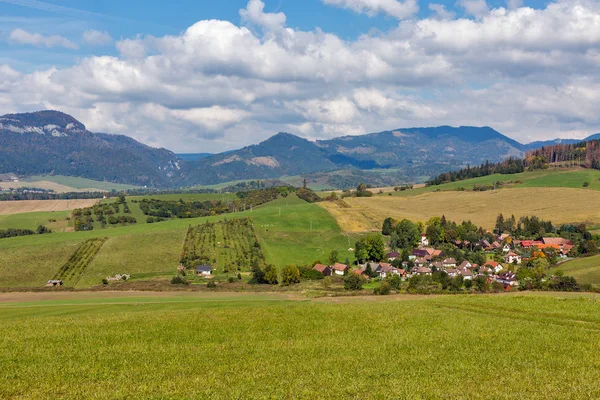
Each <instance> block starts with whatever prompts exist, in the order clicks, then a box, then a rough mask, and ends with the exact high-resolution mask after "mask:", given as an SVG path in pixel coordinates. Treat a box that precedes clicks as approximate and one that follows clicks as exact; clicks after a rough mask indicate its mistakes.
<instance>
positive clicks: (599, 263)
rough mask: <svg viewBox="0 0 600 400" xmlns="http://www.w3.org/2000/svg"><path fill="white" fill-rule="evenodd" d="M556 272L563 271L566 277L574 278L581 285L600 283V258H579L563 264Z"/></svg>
mask: <svg viewBox="0 0 600 400" xmlns="http://www.w3.org/2000/svg"><path fill="white" fill-rule="evenodd" d="M555 270H561V271H563V272H564V273H565V275H569V276H573V277H575V278H576V279H577V281H578V282H581V283H591V284H593V285H597V284H598V283H600V256H593V257H586V258H579V259H576V260H572V261H568V262H566V263H564V264H561V265H560V266H558V267H557V268H555Z"/></svg>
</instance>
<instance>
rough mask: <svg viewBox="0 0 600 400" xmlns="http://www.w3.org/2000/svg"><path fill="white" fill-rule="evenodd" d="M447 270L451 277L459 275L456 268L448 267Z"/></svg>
mask: <svg viewBox="0 0 600 400" xmlns="http://www.w3.org/2000/svg"><path fill="white" fill-rule="evenodd" d="M445 271H446V273H447V274H448V276H449V277H450V278H454V277H455V276H456V275H458V270H457V269H454V268H448V269H446V270H445Z"/></svg>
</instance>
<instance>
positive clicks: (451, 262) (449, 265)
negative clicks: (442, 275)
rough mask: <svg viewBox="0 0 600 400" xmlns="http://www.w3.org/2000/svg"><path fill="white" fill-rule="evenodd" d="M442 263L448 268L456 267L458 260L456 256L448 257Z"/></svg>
mask: <svg viewBox="0 0 600 400" xmlns="http://www.w3.org/2000/svg"><path fill="white" fill-rule="evenodd" d="M442 264H443V265H444V267H446V268H455V267H456V260H455V259H454V258H446V259H445V260H444V261H442Z"/></svg>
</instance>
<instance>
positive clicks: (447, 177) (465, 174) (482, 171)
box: [425, 157, 525, 186]
mask: <svg viewBox="0 0 600 400" xmlns="http://www.w3.org/2000/svg"><path fill="white" fill-rule="evenodd" d="M524 171H525V162H524V160H522V159H519V158H514V157H510V158H508V159H506V160H504V161H502V162H499V163H490V162H489V161H486V162H485V163H483V164H481V165H479V166H474V167H471V166H468V167H466V168H463V169H460V170H458V171H450V172H444V173H443V174H440V175H438V176H437V177H435V178H433V179H431V180H429V181H427V182H426V183H425V184H426V185H427V186H435V185H442V184H444V183H450V182H456V181H463V180H466V179H472V178H479V177H482V176H488V175H493V174H503V175H506V174H517V173H520V172H524Z"/></svg>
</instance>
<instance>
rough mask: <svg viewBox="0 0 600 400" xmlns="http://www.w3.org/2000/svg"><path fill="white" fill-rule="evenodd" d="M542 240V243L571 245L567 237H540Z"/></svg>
mask: <svg viewBox="0 0 600 400" xmlns="http://www.w3.org/2000/svg"><path fill="white" fill-rule="evenodd" d="M542 241H543V242H544V244H555V245H558V246H564V245H567V244H568V245H572V244H573V242H572V241H570V240H568V239H563V238H542Z"/></svg>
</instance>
